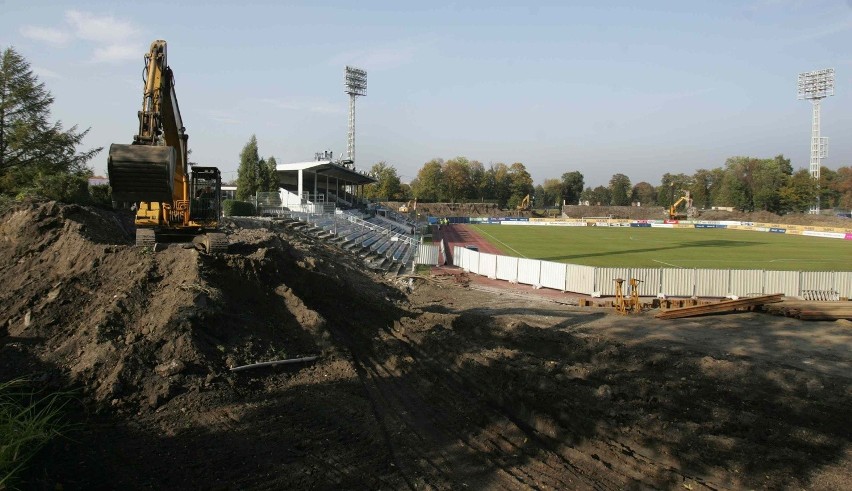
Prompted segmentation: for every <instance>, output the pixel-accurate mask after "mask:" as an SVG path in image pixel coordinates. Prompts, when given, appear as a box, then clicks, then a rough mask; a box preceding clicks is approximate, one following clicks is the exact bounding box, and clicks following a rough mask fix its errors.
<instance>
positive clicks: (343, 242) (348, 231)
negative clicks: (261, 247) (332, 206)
mask: <svg viewBox="0 0 852 491" xmlns="http://www.w3.org/2000/svg"><path fill="white" fill-rule="evenodd" d="M383 211H388V210H382V209H379V210H376V214H375V215H373V214H372V213H366V212H362V211H358V210H339V209H338V210H337V211H336V212H335V213H320V214H314V213H307V212H299V211H291V212H289V214H288V215H287V216H286V217H283V218H289V219H290V220H291V221H292V223H294V226H296V227H299V228H301V229H302V230H303V231H304V232H307V233H311V234H312V235H314V236H316V237H319V238H321V239H324V240H327V241H328V242H330V243H332V244H335V245H336V246H338V247H340V248H342V249H345V250H347V251H350V252H352V253H354V254H356V255H357V256H358V257H360V258H361V259H363V261H364V264H365V265H366V266H367V267H368V268H370V269H373V270H375V271H381V272H388V273H397V274H398V273H401V272H403V271H405V270H406V269H407V268H409V267H410V266H411V264H412V263H413V261H414V255H415V253H416V252H417V244H418V243H419V242H420V239H419V235H418V233H417V227H416V225H415V224H413V223H412V222H410V221H408V220H406V221H405V222H403V221H397V220H395V219H394V218H393V216H394V215H393V214H392V213H390V214H384V213H380V212H383Z"/></svg>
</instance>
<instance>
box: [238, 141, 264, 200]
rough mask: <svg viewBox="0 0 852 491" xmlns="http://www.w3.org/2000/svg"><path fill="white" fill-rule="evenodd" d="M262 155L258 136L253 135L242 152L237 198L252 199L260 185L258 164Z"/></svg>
mask: <svg viewBox="0 0 852 491" xmlns="http://www.w3.org/2000/svg"><path fill="white" fill-rule="evenodd" d="M259 163H260V156H259V155H258V153H257V137H256V136H255V135H251V139H249V141H248V143H246V144H245V146H244V147H243V151H242V152H240V167H239V168H238V169H237V199H238V200H240V201H250V200H251V199H252V197H253V196H254V195H255V193H256V192H257V191H258V189H259V186H260V176H259V175H258V164H259Z"/></svg>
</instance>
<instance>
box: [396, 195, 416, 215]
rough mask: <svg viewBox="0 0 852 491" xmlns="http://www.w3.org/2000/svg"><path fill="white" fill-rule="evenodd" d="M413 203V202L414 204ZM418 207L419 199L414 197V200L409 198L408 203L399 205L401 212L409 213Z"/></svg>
mask: <svg viewBox="0 0 852 491" xmlns="http://www.w3.org/2000/svg"><path fill="white" fill-rule="evenodd" d="M412 203H413V205H412ZM416 209H417V199H416V198H415V199H413V200H409V201H408V203H404V204H402V205H400V206H399V212H400V213H408V212H410V211H412V210H416Z"/></svg>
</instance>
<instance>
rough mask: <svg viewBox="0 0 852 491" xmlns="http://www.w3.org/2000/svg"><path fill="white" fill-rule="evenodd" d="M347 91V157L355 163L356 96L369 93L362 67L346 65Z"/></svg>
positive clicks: (365, 74) (345, 79) (345, 80)
mask: <svg viewBox="0 0 852 491" xmlns="http://www.w3.org/2000/svg"><path fill="white" fill-rule="evenodd" d="M344 82H345V84H346V93H347V94H349V138H348V141H347V144H346V157H347V159H349V160H351V161H352V164H353V165H354V164H355V98H356V97H358V96H365V95H367V72H366V71H364V70H361V69H360V68H355V67H351V66H348V65H347V66H346V70H345V72H344Z"/></svg>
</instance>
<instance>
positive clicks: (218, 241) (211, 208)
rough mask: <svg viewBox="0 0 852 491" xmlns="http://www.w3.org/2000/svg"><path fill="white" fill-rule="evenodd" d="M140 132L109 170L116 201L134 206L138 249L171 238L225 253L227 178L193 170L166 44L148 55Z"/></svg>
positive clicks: (114, 150)
mask: <svg viewBox="0 0 852 491" xmlns="http://www.w3.org/2000/svg"><path fill="white" fill-rule="evenodd" d="M143 73H144V75H143V85H144V92H143V97H142V110H141V111H139V133H138V134H136V135H135V136H134V137H133V143H132V144H130V145H124V144H119V143H113V144H112V145H110V147H109V159H108V161H107V172H108V173H109V182H110V186H111V187H112V197H113V200H114V201H117V202H125V203H131V202H132V203H134V208H135V210H136V219H135V222H136V245H137V246H149V247H153V246H155V245H156V243H157V241H158V240H160V239H161V238H166V237H172V238H174V237H177V238H182V239H184V240H193V242H200V243H202V244H203V245H204V248H205V250H206V251H207V252H208V253H210V254H213V253H218V252H225V251H226V250H227V249H228V239H227V237H226V236H225V234H223V233H221V232H219V217H220V216H221V196H222V175H221V173H220V172H219V169H217V168H216V167H199V166H193V167H192V173H191V174H190V172H189V170H190V166H189V162H188V161H187V157H188V150H187V141H188V139H189V136H188V135H187V134H186V130H185V128H184V126H183V120H182V119H181V116H180V109H179V108H178V101H177V96H176V95H175V82H174V75H173V73H172V70H171V68H170V67H169V65H168V62H167V58H166V42H165V41H162V40H157V41H154V42H153V43H151V49H150V50H149V51H148V53H147V54H146V55H145V71H144V72H143Z"/></svg>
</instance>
